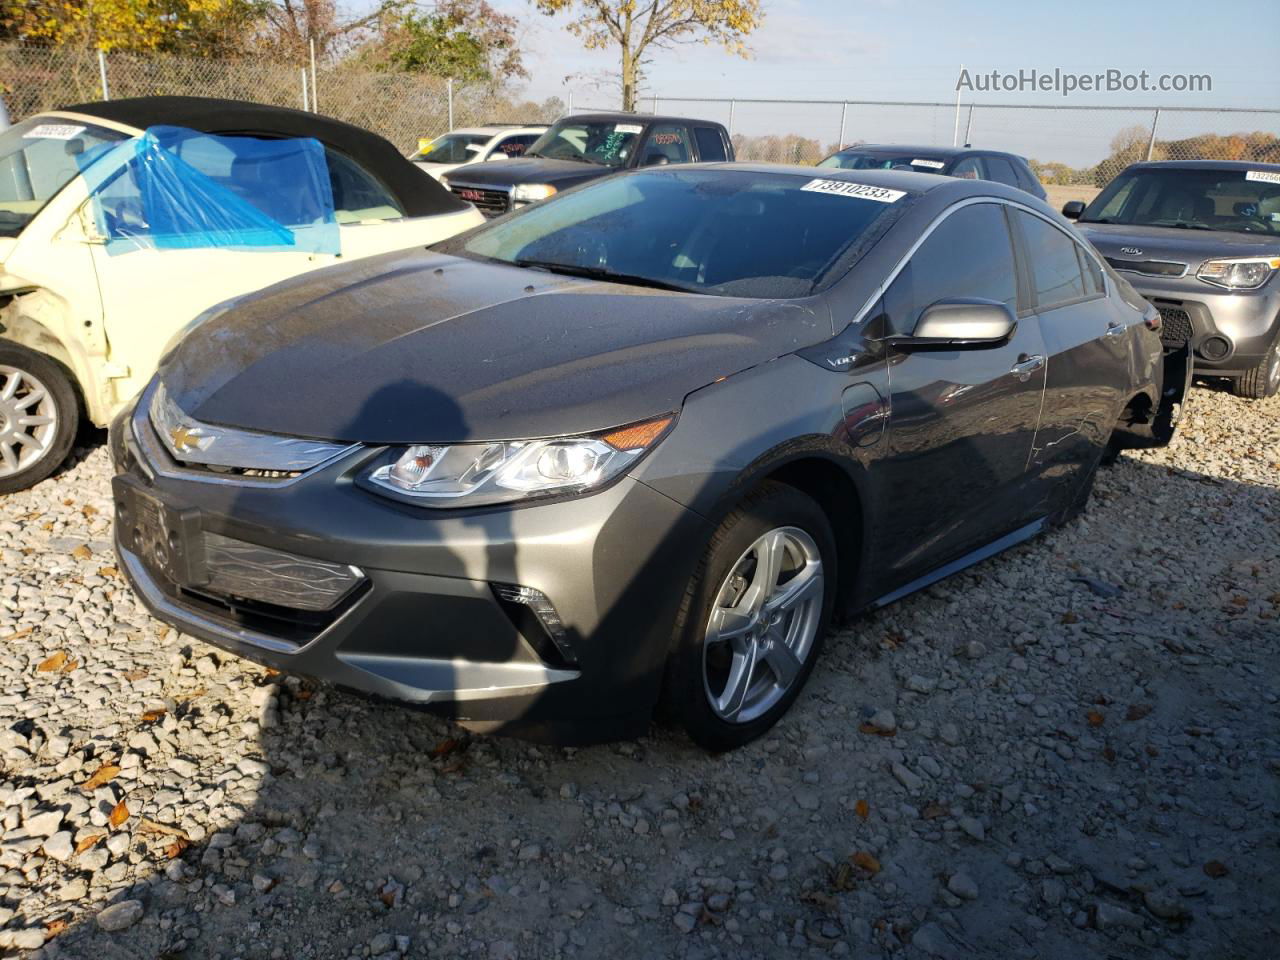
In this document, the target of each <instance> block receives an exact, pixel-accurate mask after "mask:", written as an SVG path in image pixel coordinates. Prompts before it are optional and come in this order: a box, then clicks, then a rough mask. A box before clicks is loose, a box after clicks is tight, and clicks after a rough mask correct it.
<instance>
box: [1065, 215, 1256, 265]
mask: <svg viewBox="0 0 1280 960" xmlns="http://www.w3.org/2000/svg"><path fill="white" fill-rule="evenodd" d="M1079 230H1080V232H1081V233H1082V234H1084V236H1085V238H1086V239H1087V240H1088V241H1089V242H1090V243H1092V244H1093V245H1094V246H1095V247H1097V248H1098V250H1099V252H1101V253H1102V255H1103V256H1106V257H1115V258H1116V259H1119V260H1174V261H1178V262H1179V263H1187V264H1190V265H1191V267H1192V269H1193V270H1194V268H1196V267H1197V266H1199V264H1200V263H1202V262H1203V261H1205V260H1209V259H1211V258H1214V257H1253V256H1263V255H1264V254H1268V253H1275V252H1277V251H1280V237H1268V236H1266V235H1265V234H1251V233H1227V232H1226V231H1218V230H1186V229H1181V228H1179V227H1137V226H1132V225H1130V224H1124V223H1082V224H1080V225H1079ZM1123 247H1133V248H1136V249H1138V250H1140V251H1141V253H1137V254H1135V253H1133V252H1132V251H1125V250H1123V249H1121V248H1123Z"/></svg>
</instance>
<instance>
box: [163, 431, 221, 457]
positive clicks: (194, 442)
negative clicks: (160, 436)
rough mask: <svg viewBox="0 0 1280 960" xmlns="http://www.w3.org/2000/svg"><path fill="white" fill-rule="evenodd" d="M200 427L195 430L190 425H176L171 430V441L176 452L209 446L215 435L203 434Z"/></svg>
mask: <svg viewBox="0 0 1280 960" xmlns="http://www.w3.org/2000/svg"><path fill="white" fill-rule="evenodd" d="M199 429H200V428H199V427H197V428H196V429H194V430H193V429H191V428H190V427H174V428H173V429H172V430H170V431H169V443H170V444H171V445H172V446H173V451H174V453H186V452H188V451H190V450H203V449H204V448H205V447H207V446H208V445H209V444H210V443H211V442H212V441H213V437H205V436H202V435H201V434H200V433H199Z"/></svg>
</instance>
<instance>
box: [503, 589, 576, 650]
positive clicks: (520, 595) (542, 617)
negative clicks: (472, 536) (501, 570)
mask: <svg viewBox="0 0 1280 960" xmlns="http://www.w3.org/2000/svg"><path fill="white" fill-rule="evenodd" d="M490 586H492V587H493V594H494V596H496V597H497V598H498V600H499V601H500V602H502V603H503V604H504V605H506V606H508V607H510V608H516V609H515V610H510V611H509V612H512V613H515V612H517V610H520V611H524V612H526V613H531V614H533V619H534V620H535V621H536V623H537V626H538V627H539V628H541V629H540V630H527V629H521V631H520V632H521V633H522V634H524V637H525V639H526V640H528V641H529V642H530V643H532V644H533V647H534V649H535V650H536V651H537V652H538V655H539V656H540V657H542V659H543V660H545V661H547V662H549V663H552V664H555V665H557V666H576V665H577V663H578V655H577V654H576V653H575V652H574V650H573V645H572V644H570V643H569V637H568V632H567V631H566V630H565V628H564V622H563V621H562V620H561V619H560V614H559V613H558V612H557V611H556V608H555V605H554V604H553V603H552V602H551V601H550V600H549V599H547V595H546V594H545V593H543V592H542V591H541V590H535V589H534V588H533V587H522V586H519V585H518V584H512V583H494V584H491V585H490ZM521 619H522V618H520V617H513V620H515V623H516V626H517V628H521V627H522V624H521V622H520V621H521ZM539 633H540V634H541V635H542V637H544V638H545V640H550V641H551V646H550V647H548V645H547V644H546V642H545V640H544V642H539V637H538V634H539Z"/></svg>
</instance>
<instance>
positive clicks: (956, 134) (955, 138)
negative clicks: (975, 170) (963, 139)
mask: <svg viewBox="0 0 1280 960" xmlns="http://www.w3.org/2000/svg"><path fill="white" fill-rule="evenodd" d="M960 76H964V64H963V63H962V64H960ZM951 145H952V146H953V147H958V146H960V84H959V83H956V124H955V128H954V129H953V130H952V131H951Z"/></svg>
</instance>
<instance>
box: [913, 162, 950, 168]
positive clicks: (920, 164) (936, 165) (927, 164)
mask: <svg viewBox="0 0 1280 960" xmlns="http://www.w3.org/2000/svg"><path fill="white" fill-rule="evenodd" d="M911 165H912V166H913V167H928V168H929V169H930V170H941V169H942V168H943V167H945V166H946V164H945V163H943V162H942V161H941V160H912V161H911Z"/></svg>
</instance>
